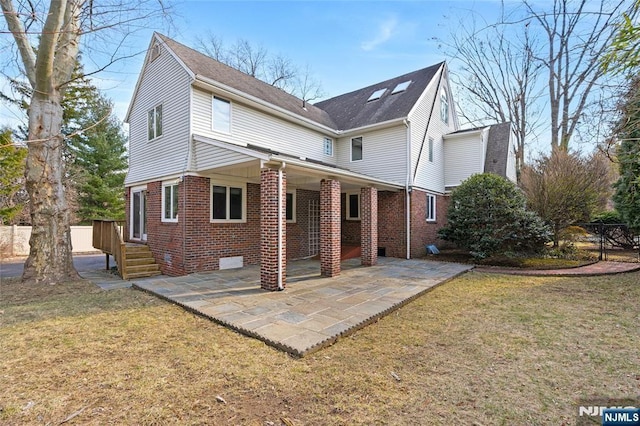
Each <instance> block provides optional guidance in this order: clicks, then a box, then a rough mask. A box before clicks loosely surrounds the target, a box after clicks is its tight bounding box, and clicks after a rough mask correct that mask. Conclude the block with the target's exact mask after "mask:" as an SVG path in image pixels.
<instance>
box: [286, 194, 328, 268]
mask: <svg viewBox="0 0 640 426" xmlns="http://www.w3.org/2000/svg"><path fill="white" fill-rule="evenodd" d="M295 193H296V222H295V223H287V258H288V259H300V258H303V257H307V256H310V255H312V253H310V252H309V238H308V237H309V219H310V218H309V202H310V201H312V200H313V201H316V202H318V203H319V202H320V192H318V191H309V190H305V189H297V190H295Z"/></svg>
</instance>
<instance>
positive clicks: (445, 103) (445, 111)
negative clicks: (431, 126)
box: [440, 89, 449, 124]
mask: <svg viewBox="0 0 640 426" xmlns="http://www.w3.org/2000/svg"><path fill="white" fill-rule="evenodd" d="M440 118H441V119H442V122H443V123H445V124H449V98H448V97H447V91H446V90H444V89H443V90H442V93H441V94H440Z"/></svg>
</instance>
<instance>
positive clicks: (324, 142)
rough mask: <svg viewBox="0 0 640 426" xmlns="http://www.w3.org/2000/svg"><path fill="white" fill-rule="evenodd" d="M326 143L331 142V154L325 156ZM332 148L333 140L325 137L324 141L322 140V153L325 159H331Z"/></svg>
mask: <svg viewBox="0 0 640 426" xmlns="http://www.w3.org/2000/svg"><path fill="white" fill-rule="evenodd" d="M327 141H331V154H327V145H326V143H327ZM334 148H335V146H334V145H333V138H329V137H327V136H325V137H324V139H323V140H322V153H323V154H324V155H326V156H327V157H333V150H334Z"/></svg>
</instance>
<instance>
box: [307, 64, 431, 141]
mask: <svg viewBox="0 0 640 426" xmlns="http://www.w3.org/2000/svg"><path fill="white" fill-rule="evenodd" d="M441 66H442V63H439V64H436V65H432V66H430V67H428V68H423V69H421V70H418V71H414V72H411V73H409V74H404V75H401V76H399V77H394V78H392V79H390V80H386V81H382V82H380V83H376V84H374V85H371V86H368V87H365V88H362V89H359V90H356V91H354V92H350V93H345V94H344V95H340V96H336V97H334V98H331V99H327V100H325V101H322V102H318V103H317V104H315V105H316V106H317V107H319V108H321V109H323V110H324V111H326V112H327V113H329V115H330V116H331V118H332V119H333V121H334V122H335V123H336V124H337V125H338V127H337V129H338V130H349V129H355V128H358V127H362V126H367V125H371V124H376V123H382V122H384V121H389V120H393V119H397V118H403V117H407V116H408V115H409V112H410V111H411V108H413V106H414V105H415V104H416V102H418V99H419V98H420V96H421V95H422V93H423V92H424V90H425V89H426V88H427V85H428V84H429V82H430V81H431V80H432V79H433V77H434V76H435V75H436V73H437V71H438V69H440V67H441ZM406 81H411V84H410V85H409V86H408V87H407V89H406V90H405V91H402V92H399V93H395V94H392V91H393V90H394V88H395V87H396V86H397V85H398V84H400V83H404V82H406ZM381 89H386V91H385V92H384V94H383V95H382V96H381V97H380V98H379V99H377V100H372V101H369V102H368V101H367V100H368V99H369V97H370V96H371V95H372V94H373V93H374V92H375V91H377V90H381Z"/></svg>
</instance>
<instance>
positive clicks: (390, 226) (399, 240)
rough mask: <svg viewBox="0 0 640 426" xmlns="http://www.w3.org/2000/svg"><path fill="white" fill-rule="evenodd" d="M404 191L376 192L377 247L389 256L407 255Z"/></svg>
mask: <svg viewBox="0 0 640 426" xmlns="http://www.w3.org/2000/svg"><path fill="white" fill-rule="evenodd" d="M404 200H405V192H404V191H397V192H391V191H379V192H378V247H383V248H384V249H385V255H386V256H389V257H400V258H404V257H406V255H407V234H406V213H405V212H406V203H405V201H404Z"/></svg>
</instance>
